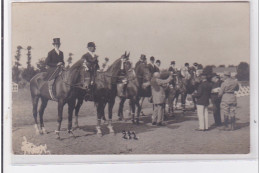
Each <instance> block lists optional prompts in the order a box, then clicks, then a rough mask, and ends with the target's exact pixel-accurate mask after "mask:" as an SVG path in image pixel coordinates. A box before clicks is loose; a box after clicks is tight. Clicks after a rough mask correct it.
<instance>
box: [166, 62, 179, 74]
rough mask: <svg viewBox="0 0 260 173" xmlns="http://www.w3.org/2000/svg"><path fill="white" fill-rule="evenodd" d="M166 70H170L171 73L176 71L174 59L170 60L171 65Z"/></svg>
mask: <svg viewBox="0 0 260 173" xmlns="http://www.w3.org/2000/svg"><path fill="white" fill-rule="evenodd" d="M168 71H171V72H173V73H177V69H176V67H175V61H171V65H170V67H169V69H168Z"/></svg>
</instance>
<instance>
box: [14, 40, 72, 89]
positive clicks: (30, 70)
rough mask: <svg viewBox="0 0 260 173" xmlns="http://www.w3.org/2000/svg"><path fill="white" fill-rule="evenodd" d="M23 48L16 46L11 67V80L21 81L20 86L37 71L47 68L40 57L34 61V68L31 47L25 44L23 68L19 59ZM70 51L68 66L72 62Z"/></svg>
mask: <svg viewBox="0 0 260 173" xmlns="http://www.w3.org/2000/svg"><path fill="white" fill-rule="evenodd" d="M23 49H24V48H23V47H22V46H20V45H19V46H17V50H16V55H15V62H14V65H13V67H12V80H13V82H15V83H19V84H20V83H21V85H20V86H23V85H25V83H26V82H29V81H30V80H31V78H32V77H33V76H34V75H35V74H37V73H39V72H44V71H46V70H47V67H46V64H45V58H41V59H39V60H38V62H37V63H36V68H35V67H34V66H33V65H32V64H31V60H32V55H31V50H32V47H31V46H27V48H26V49H25V50H27V54H26V55H27V62H26V64H27V65H26V67H25V68H23V67H22V65H21V63H20V60H21V50H23ZM72 56H73V54H72V53H69V57H68V59H67V63H68V65H67V67H66V68H69V67H70V65H71V63H72Z"/></svg>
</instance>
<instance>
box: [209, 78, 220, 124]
mask: <svg viewBox="0 0 260 173" xmlns="http://www.w3.org/2000/svg"><path fill="white" fill-rule="evenodd" d="M213 75H214V76H213V77H212V79H211V81H212V90H211V102H212V104H213V115H214V121H215V126H221V116H220V102H221V97H219V96H218V93H219V90H220V86H221V83H222V82H221V80H220V77H219V76H218V75H217V74H213Z"/></svg>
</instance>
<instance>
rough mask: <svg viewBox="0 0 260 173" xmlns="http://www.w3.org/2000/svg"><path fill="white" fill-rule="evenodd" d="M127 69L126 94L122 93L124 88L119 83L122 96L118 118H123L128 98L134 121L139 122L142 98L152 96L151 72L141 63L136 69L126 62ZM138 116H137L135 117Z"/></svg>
mask: <svg viewBox="0 0 260 173" xmlns="http://www.w3.org/2000/svg"><path fill="white" fill-rule="evenodd" d="M124 68H125V70H126V84H123V85H126V86H125V94H124V95H120V93H121V92H120V90H122V89H123V87H121V86H120V85H122V84H117V85H118V87H117V88H118V92H117V93H118V97H119V98H120V103H119V109H118V117H119V118H118V120H119V121H121V120H122V119H123V107H124V103H125V101H126V99H129V107H130V114H131V115H132V123H133V124H135V123H136V124H139V117H140V112H141V105H140V103H139V102H140V98H141V97H150V96H151V87H149V86H150V80H151V73H150V71H149V69H148V67H147V65H145V64H143V63H140V64H139V65H138V66H136V68H135V69H130V68H131V67H130V66H129V65H128V66H127V63H126V66H125V67H124ZM136 107H137V115H136V116H135V109H136ZM135 117H136V118H135Z"/></svg>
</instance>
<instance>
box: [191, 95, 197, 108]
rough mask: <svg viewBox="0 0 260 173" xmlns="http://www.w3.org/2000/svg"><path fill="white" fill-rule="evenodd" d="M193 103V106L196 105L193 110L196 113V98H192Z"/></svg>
mask: <svg viewBox="0 0 260 173" xmlns="http://www.w3.org/2000/svg"><path fill="white" fill-rule="evenodd" d="M192 101H193V104H194V107H193V109H194V111H195V110H196V109H197V106H196V104H197V102H196V98H195V97H194V96H192Z"/></svg>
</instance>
